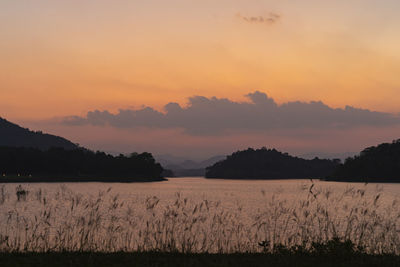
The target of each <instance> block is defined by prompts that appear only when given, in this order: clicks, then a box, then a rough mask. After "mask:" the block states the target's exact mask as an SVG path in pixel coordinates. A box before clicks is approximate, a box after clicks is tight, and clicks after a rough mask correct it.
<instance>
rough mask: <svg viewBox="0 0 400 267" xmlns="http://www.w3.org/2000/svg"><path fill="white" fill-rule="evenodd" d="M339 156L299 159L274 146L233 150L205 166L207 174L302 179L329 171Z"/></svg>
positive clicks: (321, 175)
mask: <svg viewBox="0 0 400 267" xmlns="http://www.w3.org/2000/svg"><path fill="white" fill-rule="evenodd" d="M339 163H340V160H328V159H318V158H315V159H312V160H307V159H302V158H298V157H293V156H290V155H289V154H287V153H282V152H279V151H277V150H275V149H267V148H261V149H256V150H255V149H252V148H249V149H247V150H243V151H237V152H235V153H233V154H232V155H230V156H228V157H227V158H226V159H225V160H223V161H219V162H217V163H215V164H214V165H212V166H210V167H208V168H207V169H206V177H207V178H227V179H297V178H298V179H304V178H323V177H326V176H328V175H330V174H332V173H333V171H334V169H335V168H336V167H337V166H338V165H339Z"/></svg>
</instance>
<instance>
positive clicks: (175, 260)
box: [0, 252, 400, 267]
mask: <svg viewBox="0 0 400 267" xmlns="http://www.w3.org/2000/svg"><path fill="white" fill-rule="evenodd" d="M0 266H49V267H50V266H196V267H197V266H198V267H201V266H227V267H228V266H229V267H231V266H240V267H243V266H300V267H301V266H332V267H333V266H335V267H336V266H400V257H399V256H390V255H382V256H372V255H365V254H353V255H346V256H344V255H341V256H338V255H336V254H332V255H311V254H301V255H286V254H175V253H152V252H149V253H22V254H21V253H6V254H4V253H3V254H0Z"/></svg>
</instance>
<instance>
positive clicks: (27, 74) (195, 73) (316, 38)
mask: <svg viewBox="0 0 400 267" xmlns="http://www.w3.org/2000/svg"><path fill="white" fill-rule="evenodd" d="M399 12H400V1H398V0H385V1H378V0H336V1H321V0H297V1H296V0H279V1H277V0H276V1H269V0H240V1H239V0H193V1H187V0H169V1H165V0H157V1H156V0H146V1H135V0H131V1H128V0H113V1H110V0H108V1H105V0H93V1H78V0H69V1H61V0H60V1H54V0H35V1H31V0H20V1H15V0H2V1H1V2H0V34H1V37H0V116H1V117H4V118H6V119H8V120H10V121H14V122H17V123H20V124H21V125H22V126H26V127H30V128H32V129H35V130H39V129H42V130H44V131H48V132H50V133H53V134H57V135H61V136H64V137H66V138H70V139H72V141H74V142H77V143H81V144H82V145H85V146H88V147H90V148H92V149H104V150H108V151H120V152H128V151H150V152H153V153H155V154H159V153H171V154H180V155H187V156H192V157H200V156H201V157H203V156H208V155H213V154H221V153H230V152H232V151H234V150H237V149H241V148H245V147H247V146H256V147H257V146H264V145H265V146H273V147H277V148H280V149H282V150H285V151H289V152H293V153H297V154H301V153H308V152H327V151H332V152H346V151H359V150H360V149H362V148H363V147H365V146H368V145H374V144H376V143H378V142H383V141H391V140H393V139H396V138H400V120H399V118H398V116H399V113H400V93H399V92H400V34H399V29H400V16H399ZM256 91H258V92H259V93H260V95H258V98H257V99H252V98H251V97H249V95H248V94H252V93H254V92H256ZM264 94H265V97H264V96H263V95H264ZM246 95H247V96H246ZM194 96H198V97H197V98H196V97H194ZM199 96H201V97H199ZM213 97H215V98H213ZM223 99H225V100H223ZM260 99H261V100H260ZM258 100H260V103H259V104H258V105H259V106H263V105H264V104H265V103H273V105H274V108H275V109H273V110H270V109H268V108H266V107H264V106H263V108H261V109H257V107H256V106H257V103H256V102H257V101H258ZM264 100H265V101H264ZM196 101H197V102H196ZM224 101H225V102H228V103H229V105H227V106H226V108H224V107H225V106H224V103H225V102H224ZM295 101H300V102H302V103H303V104H304V105H303V106H301V107H294V106H295V105H292V104H293V103H294V102H295ZM311 101H316V102H311ZM318 101H322V102H318ZM264 102H265V103H264ZM168 103H175V104H172V105H168V106H169V107H172V108H174V107H179V108H180V109H179V111H180V112H182V113H180V114H181V115H179V116H178V115H176V116H175V115H173V114H172V111H171V110H168V109H166V108H164V106H165V105H167V104H168ZM199 103H200V104H199ZM287 103H292V104H289V105H288V104H287ZM313 103H314V104H313ZM318 103H319V104H318ZM203 104H204V105H203ZM174 105H175V106H174ZM285 105H286V106H285ZM346 106H351V107H353V108H356V111H353V110H352V109H349V108H347V109H346ZM144 107H150V109H149V110H150V112H154V114H155V115H154V116H159V117H157V119H154V120H153V119H149V117H148V116H147V115H146V116H143V120H146V122H147V124H146V123H142V122H140V123H139V122H138V121H134V120H133V119H132V118H133V117H134V118H136V117H138V116H139V115H137V114H136V113H137V111H143V110H144V111H146V109H144ZM191 107H192V109H191ZM293 107H294V108H293ZM325 107H326V108H325ZM337 109H340V110H339V111H338V110H337ZM358 109H360V110H358ZM96 110H97V111H98V112H104V111H107V113H101V114H102V116H103V115H104V114H105V115H107V114H111V116H116V119H117V120H118V123H116V122H115V120H114V119H115V118H114V117H112V118H111V117H110V116H108V115H107V116H108V118H111V119H107V120H106V119H104V121H102V122H101V123H94V122H93V121H91V120H90V119H91V118H89V116H88V115H89V114H95V113H94V112H95V111H96ZM121 110H122V111H124V110H125V111H129V112H131V113H129V112H128V113H129V114H130V115H129V116H133V117H129V116H127V117H124V120H122V121H123V122H121V118H120V117H121V116H124V114H125V113H124V114H123V115H121ZM213 110H214V112H218V116H220V117H221V116H222V115H221V114H225V115H224V116H226V117H229V116H231V115H232V114H236V113H237V114H243V112H241V111H240V110H248V112H249V113H248V114H247V113H246V114H247V115H246V116H247V117H246V116H243V118H241V119H239V120H237V122H236V121H233V120H234V118H231V119H232V122H230V123H226V124H223V123H222V124H221V121H224V119H223V118H222V117H221V120H220V121H219V120H215V121H212V123H210V124H209V123H208V122H209V120H207V118H214V115H212V112H213ZM256 110H258V111H256ZM304 110H308V111H307V112H305V113H304V114H305V116H306V117H302V119H301V120H300V121H299V120H297V119H296V117H295V116H294V117H293V116H292V115H291V114H293V115H295V114H299V112H300V113H301V112H303V111H304ZM321 110H326V112H327V113H323V114H328V115H326V116H328V117H329V119H327V118H328V117H324V116H325V115H321V116H320V117H318V118H317V117H313V116H309V115H308V114H314V112H319V111H321ZM335 110H336V111H335ZM361 110H363V111H365V112H361ZM367 110H368V111H377V112H380V113H373V112H370V113H368V112H367ZM170 111H171V113H170ZM359 111H360V112H361V113H358V112H359ZM88 112H89V114H88ZM157 112H158V113H160V114H161V115H160V114H158V113H157ZM196 112H197V113H196ZM235 112H236V113H235ZM257 112H259V113H257ZM291 112H292V113H291ZM355 113H357V114H361V115H354V114H355ZM132 114H133V115H132ZM140 114H142V113H140ZM163 114H164V115H165V117H163V116H164V115H163ZM168 114H169V115H168ZM174 114H175V113H174ZM182 114H183V115H182ZM193 114H197V115H193ZM265 114H272V115H271V116H275V115H276V114H277V115H276V118H278V120H279V122H276V123H275V124H274V126H271V125H272V124H273V123H272V121H268V120H267V119H266V118H267V117H268V116H267V115H265ZM352 114H353V115H354V116H353V115H352ZM120 115H121V116H120ZM73 116H75V117H73ZM118 116H119V117H118ZM140 116H141V115H140ZM160 116H161V117H160ZM182 116H183V117H184V119H182V118H183V117H182ZM218 116H217V117H218ZM265 116H267V117H265ZM289 117H290V118H292V119H288V118H289ZM343 117H347V118H351V119H350V122H349V121H344V119H343ZM72 118H73V120H72ZM102 118H103V117H102ZM152 118H153V117H152ZM235 118H237V116H236V117H235ZM252 118H254V121H253V122H254V123H248V121H249V120H252ZM307 118H308V119H309V120H307ZM97 119H98V118H97ZM194 119H199V120H200V121H199V124H198V125H200V126H196V127H197V128H194V126H193V125H192V124H188V121H191V120H194ZM326 120H327V121H328V122H329V123H328V124H329V125H328V124H326V123H325V124H323V123H322V124H321V123H314V122H315V121H321V122H322V121H326ZM353 120H354V125H353V123H351V122H352V121H353ZM310 121H313V122H310ZM263 124H265V125H267V126H265V127H259V125H263Z"/></svg>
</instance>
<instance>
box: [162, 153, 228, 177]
mask: <svg viewBox="0 0 400 267" xmlns="http://www.w3.org/2000/svg"><path fill="white" fill-rule="evenodd" d="M155 158H156V159H157V161H158V162H160V163H161V165H162V166H163V167H164V168H165V169H168V170H171V171H172V173H170V174H171V175H173V176H174V177H186V176H201V177H204V175H205V173H206V167H207V166H210V165H212V164H214V163H216V162H218V161H220V160H222V159H225V158H226V156H214V157H211V158H209V159H206V160H201V161H194V160H188V159H185V158H183V157H177V156H173V155H168V154H165V155H158V156H155Z"/></svg>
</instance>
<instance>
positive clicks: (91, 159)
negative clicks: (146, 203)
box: [0, 147, 163, 182]
mask: <svg viewBox="0 0 400 267" xmlns="http://www.w3.org/2000/svg"><path fill="white" fill-rule="evenodd" d="M162 171H163V168H162V167H161V165H160V164H159V163H157V162H155V160H154V158H153V156H152V155H151V154H150V153H146V152H145V153H141V154H137V153H132V154H131V155H129V156H124V155H119V156H116V157H115V156H112V155H108V154H106V153H104V152H92V151H90V150H87V149H84V148H80V149H74V150H66V149H64V148H50V149H48V150H46V151H43V150H39V149H36V148H25V147H0V173H1V177H0V182H2V181H7V182H16V181H19V180H18V179H23V181H25V182H35V181H36V182H38V181H40V182H57V181H63V182H68V181H108V182H130V181H156V180H161V173H162Z"/></svg>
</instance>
